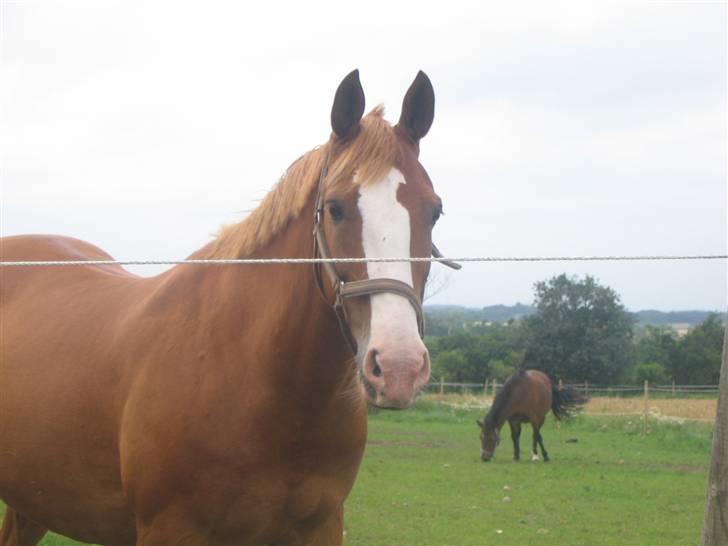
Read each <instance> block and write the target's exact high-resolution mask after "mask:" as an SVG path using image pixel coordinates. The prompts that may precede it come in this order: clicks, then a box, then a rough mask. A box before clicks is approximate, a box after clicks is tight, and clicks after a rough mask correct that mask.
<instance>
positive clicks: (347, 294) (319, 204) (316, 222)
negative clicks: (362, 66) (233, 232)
mask: <svg viewBox="0 0 728 546" xmlns="http://www.w3.org/2000/svg"><path fill="white" fill-rule="evenodd" d="M330 153H331V151H330V149H329V150H328V151H327V154H326V159H325V160H324V164H323V167H322V169H321V173H320V175H319V182H318V188H317V192H316V201H315V204H314V218H313V255H314V258H315V257H316V256H321V258H323V259H325V260H326V259H330V256H331V254H330V253H329V248H328V245H327V244H326V239H325V238H324V234H323V229H322V227H321V221H322V218H323V212H324V210H323V209H324V194H323V187H324V179H325V178H326V174H327V171H328V166H329V157H330ZM432 254H433V256H435V257H436V258H439V257H442V254H440V251H439V250H438V249H437V247H435V245H434V244H433V245H432ZM441 263H443V264H445V265H446V266H448V267H451V268H453V269H460V267H461V266H460V264H456V263H454V262H450V261H442V262H441ZM321 265H323V268H324V270H325V271H326V276H327V277H328V278H329V281H330V283H331V286H332V288H333V291H334V305H333V308H334V311H335V312H336V318H337V319H338V321H339V326H340V328H341V331H342V333H343V334H344V337H345V338H346V340H347V342H348V343H349V346H350V347H351V349H352V351H353V352H354V354H356V353H357V343H356V338H355V337H354V334H353V333H352V331H351V327H350V326H349V320H348V318H347V316H346V307H345V305H344V302H345V300H346V298H359V297H362V296H373V295H376V294H396V295H398V296H402V297H403V298H405V299H407V301H409V302H410V304H411V305H412V308H413V309H414V310H415V315H416V316H417V330H418V332H419V334H420V337H424V335H425V314H424V311H423V310H422V298H421V297H420V296H419V295H418V294H417V293H416V292H415V290H414V288H412V287H411V286H410V285H409V284H407V283H405V282H402V281H399V280H397V279H388V278H380V279H366V280H361V281H352V282H344V281H342V280H341V277H339V274H338V273H337V271H336V268H335V267H334V265H333V264H332V263H331V262H322V263H321ZM313 269H314V277H315V278H316V284H317V285H318V287H319V290H320V291H321V294H322V295H323V296H324V299H326V293H325V291H324V286H323V280H322V279H321V268H320V267H317V264H314V266H313Z"/></svg>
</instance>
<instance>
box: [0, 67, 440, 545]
mask: <svg viewBox="0 0 728 546" xmlns="http://www.w3.org/2000/svg"><path fill="white" fill-rule="evenodd" d="M363 112H364V93H363V90H362V87H361V84H360V82H359V74H358V71H354V72H352V73H351V74H349V75H348V76H347V77H346V78H345V79H344V80H343V81H342V82H341V84H340V85H339V87H338V89H337V91H336V94H335V98H334V102H333V107H332V111H331V126H332V129H333V132H332V134H331V137H330V139H329V140H328V142H326V143H325V144H323V145H322V146H320V147H318V148H315V149H313V150H312V151H310V152H308V153H306V154H305V155H303V156H302V157H301V158H299V159H298V160H296V161H295V162H294V163H293V164H292V165H291V166H290V167H289V168H288V170H287V171H286V172H285V174H284V175H283V176H282V178H281V180H280V181H279V183H278V184H277V185H276V186H275V187H274V189H273V190H272V191H271V192H270V193H269V194H268V196H267V197H266V198H265V199H264V200H263V202H262V203H261V204H260V206H259V207H258V208H257V209H256V210H255V211H253V212H252V213H251V214H250V215H249V216H248V217H247V218H246V219H245V220H243V221H242V222H240V223H239V224H235V225H232V226H228V227H226V228H224V229H223V230H222V231H221V232H220V233H219V235H218V236H217V238H216V239H215V240H214V241H213V242H211V243H210V244H208V245H207V246H206V247H204V248H202V249H201V250H199V251H197V252H196V253H195V254H193V255H192V257H193V258H198V259H203V258H209V259H215V258H311V257H322V256H329V257H333V258H336V257H360V258H387V257H408V256H416V257H427V256H430V253H431V251H432V248H433V247H432V241H431V231H432V227H433V225H434V224H435V222H436V221H437V218H438V216H439V215H440V213H441V210H442V204H441V201H440V198H439V197H438V196H437V194H436V193H435V192H434V190H433V187H432V183H431V182H430V179H429V178H428V176H427V173H426V172H425V170H424V168H423V167H422V165H421V164H420V163H419V160H418V151H419V142H420V139H421V138H422V137H424V136H425V134H426V133H427V132H428V130H429V128H430V125H431V123H432V119H433V113H434V94H433V90H432V86H431V84H430V81H429V79H428V78H427V76H426V75H425V74H424V73H422V72H420V73H419V74H418V75H417V77H416V78H415V80H414V82H413V83H412V85H411V87H410V88H409V90H408V91H407V94H406V96H405V98H404V101H403V105H402V114H401V117H400V118H399V122H398V123H397V124H396V125H395V126H392V125H390V124H389V123H388V122H386V121H385V120H384V119H383V111H382V109H381V108H376V109H374V110H373V111H372V112H371V113H370V114H368V115H366V116H364V117H362V116H363ZM280 121H281V122H284V123H282V126H285V123H286V122H290V120H287V121H286V120H280ZM0 250H1V254H0V257H1V259H2V260H3V261H6V262H8V261H22V260H108V259H110V257H109V255H108V254H106V253H105V252H104V251H102V250H100V249H98V248H96V247H95V246H92V245H91V244H89V243H86V242H83V241H79V240H76V239H72V238H68V237H60V236H47V235H42V236H41V235H28V236H17V237H8V238H4V239H0ZM428 272H429V263H423V262H418V263H409V262H397V263H383V262H378V263H374V262H367V263H336V264H333V265H325V266H321V265H319V266H310V265H309V266H304V265H280V264H278V265H245V266H241V265H215V266H199V265H178V266H177V267H174V268H172V269H171V270H169V271H167V272H165V273H162V274H160V275H158V276H156V277H153V278H141V277H138V276H135V275H132V274H130V273H128V272H127V271H125V270H124V269H122V268H121V267H120V266H118V265H84V266H66V267H48V266H42V267H41V266H38V267H32V268H30V267H27V268H22V267H18V266H7V267H0V275H2V279H1V281H2V282H1V284H0V310H1V312H2V325H1V326H2V336H0V343H1V345H0V355H1V359H0V498H1V499H2V500H3V501H4V502H5V503H6V504H7V511H6V513H5V519H4V521H3V524H2V529H1V530H0V544H1V545H2V546H19V545H33V544H36V543H37V542H38V541H39V540H40V539H41V537H42V536H43V535H44V533H45V532H46V531H47V530H48V529H50V530H53V531H55V532H58V533H61V534H63V535H66V536H68V537H71V538H73V539H75V540H79V541H83V542H90V543H97V544H110V545H111V544H113V545H131V544H137V545H140V546H142V545H143V546H148V545H158V544H179V545H186V546H195V545H230V544H237V545H260V544H275V545H280V546H282V545H291V546H293V545H306V544H311V545H313V544H315V545H340V544H341V543H342V529H343V503H344V499H345V498H346V496H347V495H348V493H349V491H350V490H351V488H352V486H353V484H354V480H355V478H356V475H357V471H358V468H359V464H360V462H361V458H362V455H363V452H364V445H365V442H366V433H367V401H368V402H369V403H371V404H374V405H376V406H380V407H385V408H405V407H407V406H409V405H410V404H411V403H412V401H413V399H414V397H415V395H416V393H417V392H418V390H419V389H420V388H421V387H422V386H423V385H425V384H426V383H427V381H428V378H429V376H430V359H429V355H428V353H427V349H426V348H425V345H424V344H423V342H422V339H421V334H422V331H421V330H422V320H421V317H422V308H421V298H422V293H423V290H424V286H425V281H426V279H427V275H428Z"/></svg>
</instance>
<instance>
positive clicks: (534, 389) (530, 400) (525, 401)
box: [512, 370, 552, 422]
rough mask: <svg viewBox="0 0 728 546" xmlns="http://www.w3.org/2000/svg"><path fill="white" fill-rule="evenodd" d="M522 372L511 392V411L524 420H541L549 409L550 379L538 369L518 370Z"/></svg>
mask: <svg viewBox="0 0 728 546" xmlns="http://www.w3.org/2000/svg"><path fill="white" fill-rule="evenodd" d="M516 373H519V374H522V375H521V378H520V380H519V383H518V385H517V386H516V388H515V389H514V392H513V395H512V397H513V413H514V414H516V415H520V416H522V418H523V419H524V420H529V421H531V422H533V421H536V422H538V421H543V419H544V417H545V415H546V414H547V413H548V411H549V409H551V394H552V393H551V388H552V387H551V380H550V379H549V377H548V376H547V375H546V374H545V373H543V372H541V371H539V370H520V371H518V372H516Z"/></svg>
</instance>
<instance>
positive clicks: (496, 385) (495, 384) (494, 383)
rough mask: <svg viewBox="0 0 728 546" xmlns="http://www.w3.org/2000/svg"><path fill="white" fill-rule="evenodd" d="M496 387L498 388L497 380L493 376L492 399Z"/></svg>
mask: <svg viewBox="0 0 728 546" xmlns="http://www.w3.org/2000/svg"><path fill="white" fill-rule="evenodd" d="M497 388H498V380H497V379H496V378H495V377H494V378H493V400H495V395H496V393H497V390H496V389H497Z"/></svg>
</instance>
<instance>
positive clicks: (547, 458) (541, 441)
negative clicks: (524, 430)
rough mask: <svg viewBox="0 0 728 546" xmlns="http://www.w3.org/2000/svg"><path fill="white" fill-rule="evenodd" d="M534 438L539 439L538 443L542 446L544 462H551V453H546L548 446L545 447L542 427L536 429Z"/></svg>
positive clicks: (534, 450)
mask: <svg viewBox="0 0 728 546" xmlns="http://www.w3.org/2000/svg"><path fill="white" fill-rule="evenodd" d="M534 438H536V439H538V445H540V446H541V454H542V455H543V462H545V463H547V462H549V454H548V453H546V448H545V447H543V436H541V427H538V428H535V429H534ZM533 452H534V453H535V452H536V447H535V446H534V448H533Z"/></svg>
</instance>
